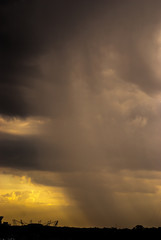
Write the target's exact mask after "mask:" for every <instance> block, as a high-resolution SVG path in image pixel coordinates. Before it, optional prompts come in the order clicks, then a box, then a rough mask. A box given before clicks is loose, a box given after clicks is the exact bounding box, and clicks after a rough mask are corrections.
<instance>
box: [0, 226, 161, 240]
mask: <svg viewBox="0 0 161 240" xmlns="http://www.w3.org/2000/svg"><path fill="white" fill-rule="evenodd" d="M121 238H123V239H146V238H151V239H159V238H161V228H143V227H141V226H137V227H135V228H133V229H116V228H69V227H51V226H50V227H49V226H43V225H40V224H31V225H27V226H9V225H8V226H3V225H0V240H30V239H31V240H35V239H40V240H41V239H43V240H63V239H64V240H77V239H78V240H80V239H81V240H83V239H98V240H101V239H110V240H111V239H121Z"/></svg>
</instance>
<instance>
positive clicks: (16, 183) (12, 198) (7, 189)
mask: <svg viewBox="0 0 161 240" xmlns="http://www.w3.org/2000/svg"><path fill="white" fill-rule="evenodd" d="M0 189H1V194H0V201H1V203H8V204H10V203H14V204H16V205H25V206H34V205H35V204H36V205H37V204H38V205H41V206H52V205H54V206H62V205H63V206H66V205H69V203H68V201H67V200H66V197H65V195H64V194H63V192H62V189H61V188H58V187H48V186H43V185H36V184H33V183H32V182H31V179H30V178H28V177H26V176H12V175H2V174H0Z"/></svg>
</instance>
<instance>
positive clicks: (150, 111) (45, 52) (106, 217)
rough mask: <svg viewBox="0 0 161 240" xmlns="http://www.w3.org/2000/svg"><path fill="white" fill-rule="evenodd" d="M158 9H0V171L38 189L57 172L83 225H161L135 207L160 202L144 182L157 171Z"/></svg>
mask: <svg viewBox="0 0 161 240" xmlns="http://www.w3.org/2000/svg"><path fill="white" fill-rule="evenodd" d="M160 9H161V2H160V1H159V0H155V1H152V0H146V1H145V0H142V1H138V0H136V1H127V0H123V1H117V0H114V1H112V0H108V1H104V0H101V1H91V0H88V1H84V0H83V1H72V0H69V1H64V0H62V1H56V0H55V1H50V0H48V1H43V0H40V1H37V0H34V1H25V0H24V1H21V0H17V1H3V2H2V3H1V10H0V11H1V16H2V17H1V19H2V21H1V32H0V36H1V37H0V39H1V40H0V42H1V44H0V45H1V47H0V48H1V63H0V67H1V77H0V88H1V91H0V114H1V118H0V120H1V121H0V123H1V126H0V131H1V135H0V166H1V167H5V168H8V169H12V171H13V174H15V173H14V171H16V169H18V170H19V171H22V174H24V172H25V174H26V175H29V176H30V177H31V179H32V181H33V182H35V183H39V184H40V183H41V184H44V185H53V186H54V185H55V184H57V183H56V181H55V180H54V181H52V177H51V176H55V174H59V177H60V178H61V181H60V182H59V184H60V185H61V186H62V187H63V188H64V187H65V188H66V196H68V197H69V198H70V199H74V200H75V201H76V202H77V204H78V208H80V209H81V211H82V212H83V213H85V214H86V217H87V219H88V220H89V224H93V225H102V226H103V225H106V224H108V225H110V224H115V223H117V222H119V223H121V222H122V223H123V224H122V225H124V226H125V225H127V224H128V221H129V220H127V219H130V221H129V222H131V224H134V223H136V224H137V223H138V221H139V219H140V222H141V223H142V224H144V223H146V224H151V225H153V224H155V223H156V224H157V222H158V221H159V220H158V219H160V217H159V216H157V217H156V218H155V217H152V218H151V220H147V221H146V216H147V215H148V217H149V219H150V215H151V214H152V211H151V210H148V209H149V207H148V206H147V205H144V204H143V202H144V200H145V199H146V197H145V196H147V194H152V195H153V197H152V198H151V197H149V196H150V195H148V201H147V202H148V203H149V205H150V206H153V204H154V198H155V194H156V193H157V194H159V193H158V184H157V182H155V183H154V184H153V185H151V184H150V182H149V181H148V180H147V181H148V183H147V182H146V181H145V179H149V178H150V176H151V172H155V174H157V171H160V170H161V163H160V155H161V150H160V145H159V143H160V140H161V137H160V136H161V134H160V129H161V128H160V127H161V124H160V122H161V121H160V119H161V110H160V104H161V100H160V91H161V82H160V77H161V73H160V63H161V32H160V26H161V17H160V16H161V13H160ZM41 121H42V122H43V124H40V122H41ZM25 122H26V123H27V124H29V126H30V127H29V128H28V132H27V128H26V127H25V126H26V125H23V124H24V123H25ZM18 125H19V126H21V127H19V126H18ZM7 126H8V127H7ZM23 126H24V129H23ZM27 126H28V125H27ZM14 128H15V131H13V129H14ZM35 129H36V131H35ZM35 133H36V134H35ZM35 171H36V174H35ZM125 171H127V172H126V174H127V175H128V176H127V178H125V179H124V177H123V176H122V173H124V172H125ZM140 171H143V172H144V171H145V172H146V173H147V175H146V177H145V178H144V176H143V177H142V178H138V177H137V176H136V175H137V174H138V173H139V172H140ZM133 173H136V175H135V176H134V177H132V178H131V177H130V175H131V174H133ZM43 174H44V175H43ZM52 174H53V175H52ZM155 174H154V175H155ZM42 176H43V177H42ZM142 179H144V180H142ZM157 179H158V177H157ZM135 181H136V183H137V184H135V183H134V182H135ZM141 186H142V187H141ZM153 188H154V189H153ZM125 189H126V197H125V195H124V196H123V192H124V191H125ZM131 191H133V192H135V194H131ZM118 192H119V193H118ZM120 192H121V193H120ZM136 192H139V194H138V195H137V194H136ZM131 196H133V197H134V199H135V201H136V204H135V203H134V201H132V200H131V199H132V197H131ZM157 196H159V195H157ZM128 198H129V205H128ZM124 201H125V202H126V205H128V207H127V209H125V206H126V205H125V204H124ZM130 202H131V205H130ZM139 202H140V204H139ZM157 204H158V203H157ZM134 208H135V210H136V211H134ZM141 210H142V214H141V215H140V212H141ZM146 211H148V212H147V215H145V216H144V213H145V212H146ZM137 214H138V215H137ZM124 216H125V217H124ZM122 219H123V220H122Z"/></svg>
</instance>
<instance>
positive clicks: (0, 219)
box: [0, 216, 3, 224]
mask: <svg viewBox="0 0 161 240" xmlns="http://www.w3.org/2000/svg"><path fill="white" fill-rule="evenodd" d="M2 219H3V216H0V224H2Z"/></svg>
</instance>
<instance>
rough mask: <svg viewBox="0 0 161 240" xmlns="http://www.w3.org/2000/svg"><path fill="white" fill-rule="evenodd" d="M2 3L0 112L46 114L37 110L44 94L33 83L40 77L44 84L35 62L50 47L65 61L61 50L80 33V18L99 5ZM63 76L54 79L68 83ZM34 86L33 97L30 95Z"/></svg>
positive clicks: (24, 115)
mask: <svg viewBox="0 0 161 240" xmlns="http://www.w3.org/2000/svg"><path fill="white" fill-rule="evenodd" d="M2 3H3V4H2V7H1V32H0V46H1V47H0V51H1V63H0V67H1V69H0V70H1V80H0V85H1V93H2V92H3V94H1V96H0V100H1V106H0V112H1V114H5V115H9V116H12V115H13V116H20V117H21V116H22V117H26V116H28V115H36V114H38V115H43V114H47V113H46V112H45V113H44V110H43V109H41V110H40V109H39V108H38V110H37V104H38V103H37V102H39V101H41V97H40V95H39V93H38V92H37V91H38V90H37V89H35V88H34V82H35V79H38V81H40V84H41V77H42V73H41V69H40V67H39V63H38V64H37V63H36V64H35V63H34V62H35V61H36V62H37V60H38V59H39V57H40V56H42V55H43V54H46V53H48V51H50V49H55V51H56V53H55V54H56V55H57V54H58V56H57V59H58V61H59V58H61V59H60V61H61V62H62V61H63V59H62V58H63V55H62V56H61V51H60V52H59V49H61V48H64V45H65V44H66V41H68V40H69V39H70V38H71V37H73V36H74V35H77V34H78V32H79V30H80V28H81V25H82V22H81V21H84V19H87V18H88V12H89V11H90V12H91V11H93V9H95V8H96V6H97V4H96V2H95V1H93V2H91V1H89V3H88V4H86V3H85V1H83V2H77V3H76V2H75V1H68V2H67V1H47V2H46V1H6V2H2ZM57 51H58V53H57ZM59 55H60V56H59ZM62 64H63V62H62ZM56 67H58V65H56ZM57 78H58V79H57ZM64 78H65V76H64V75H63V76H62V77H57V75H56V76H55V77H54V79H52V81H53V82H57V81H58V82H59V81H60V82H62V81H63V82H64V84H66V83H65V81H67V78H65V79H64ZM43 81H44V79H43ZM13 86H14V87H13ZM31 89H32V90H33V92H34V94H33V95H34V98H32V96H30V90H31ZM26 95H27V97H26ZM30 98H32V100H30ZM37 99H38V100H37ZM31 101H32V103H31ZM32 106H34V107H32Z"/></svg>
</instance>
